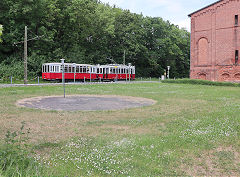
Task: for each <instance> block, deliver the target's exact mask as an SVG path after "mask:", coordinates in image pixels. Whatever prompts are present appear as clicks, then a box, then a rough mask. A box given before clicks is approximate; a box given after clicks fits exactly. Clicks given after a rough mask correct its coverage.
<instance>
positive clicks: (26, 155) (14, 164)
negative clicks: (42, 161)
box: [0, 122, 40, 176]
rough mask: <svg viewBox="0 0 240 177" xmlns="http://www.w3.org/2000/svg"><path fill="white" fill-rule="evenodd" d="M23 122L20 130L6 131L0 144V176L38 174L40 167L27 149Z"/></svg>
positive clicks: (26, 133)
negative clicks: (3, 141) (3, 140)
mask: <svg viewBox="0 0 240 177" xmlns="http://www.w3.org/2000/svg"><path fill="white" fill-rule="evenodd" d="M29 133H30V131H29V130H27V131H24V122H22V126H21V128H20V131H15V132H10V131H8V132H7V134H6V138H5V143H3V144H2V145H1V146H0V176H1V175H2V176H40V175H39V172H40V167H39V164H38V163H37V162H36V161H35V159H34V158H33V157H32V156H31V155H32V154H31V153H30V151H29V145H28V144H27V141H28V134H29Z"/></svg>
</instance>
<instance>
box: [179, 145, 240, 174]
mask: <svg viewBox="0 0 240 177" xmlns="http://www.w3.org/2000/svg"><path fill="white" fill-rule="evenodd" d="M181 170H182V171H183V172H184V173H185V174H186V175H188V176H240V153H239V152H238V151H236V149H235V148H233V147H232V146H229V147H219V148H217V149H214V150H211V151H208V152H205V153H202V154H201V155H199V156H198V157H194V158H192V160H191V162H189V163H188V164H186V163H185V164H183V165H181Z"/></svg>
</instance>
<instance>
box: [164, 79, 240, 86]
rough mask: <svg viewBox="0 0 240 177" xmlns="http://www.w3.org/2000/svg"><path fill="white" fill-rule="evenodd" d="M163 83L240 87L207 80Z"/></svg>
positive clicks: (183, 80) (229, 83)
mask: <svg viewBox="0 0 240 177" xmlns="http://www.w3.org/2000/svg"><path fill="white" fill-rule="evenodd" d="M162 82H163V83H175V84H195V85H212V86H230V87H240V84H239V83H231V82H213V81H206V80H195V79H177V80H172V79H170V80H164V81H162Z"/></svg>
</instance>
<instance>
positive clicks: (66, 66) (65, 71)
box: [64, 65, 68, 73]
mask: <svg viewBox="0 0 240 177" xmlns="http://www.w3.org/2000/svg"><path fill="white" fill-rule="evenodd" d="M64 73H68V65H64Z"/></svg>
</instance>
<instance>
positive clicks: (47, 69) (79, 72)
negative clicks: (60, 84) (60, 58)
mask: <svg viewBox="0 0 240 177" xmlns="http://www.w3.org/2000/svg"><path fill="white" fill-rule="evenodd" d="M62 68H63V66H62V64H61V63H44V64H43V65H42V79H44V80H62ZM74 76H75V79H76V80H84V79H85V80H126V79H131V80H134V79H135V66H132V65H131V64H129V65H128V66H127V65H119V64H109V65H88V64H73V63H64V78H65V79H66V80H73V79H74Z"/></svg>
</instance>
